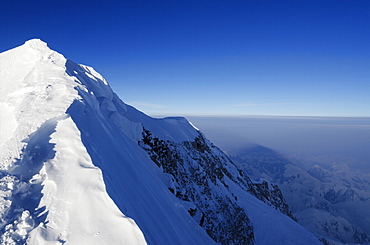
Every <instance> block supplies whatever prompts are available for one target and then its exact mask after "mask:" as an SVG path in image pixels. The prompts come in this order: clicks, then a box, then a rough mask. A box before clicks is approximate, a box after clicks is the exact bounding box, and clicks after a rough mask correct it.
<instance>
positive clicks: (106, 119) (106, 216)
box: [0, 39, 319, 245]
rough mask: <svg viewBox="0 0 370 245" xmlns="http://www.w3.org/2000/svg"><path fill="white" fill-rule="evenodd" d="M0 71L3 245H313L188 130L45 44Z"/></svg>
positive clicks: (13, 57) (266, 194) (281, 207)
mask: <svg viewBox="0 0 370 245" xmlns="http://www.w3.org/2000/svg"><path fill="white" fill-rule="evenodd" d="M0 64H1V74H0V75H1V77H0V78H1V83H2V84H1V88H0V89H1V90H0V95H1V96H0V105H1V107H0V109H1V111H0V112H1V115H5V116H2V117H1V127H0V135H1V141H0V160H1V165H0V173H1V175H0V186H1V188H0V194H1V195H0V204H1V205H0V207H1V208H0V219H1V220H0V221H1V224H0V230H1V236H0V242H1V243H2V244H89V245H90V244H145V243H149V244H215V243H216V242H217V243H222V244H272V243H273V244H319V242H318V240H317V239H316V238H315V237H314V236H313V235H312V234H311V233H309V232H308V231H307V230H305V229H304V228H303V227H302V226H300V225H299V224H297V223H296V222H294V221H293V220H292V219H291V218H289V217H288V216H287V215H291V214H290V211H289V207H288V206H287V205H286V203H285V201H284V198H283V197H282V195H281V192H280V190H279V189H278V188H277V187H276V186H272V185H268V184H267V183H263V182H262V183H253V182H252V181H251V180H250V179H249V178H248V177H247V176H245V175H244V174H243V173H242V172H241V171H240V170H239V169H238V168H237V167H236V166H235V165H234V164H233V163H232V162H231V161H230V160H229V159H228V158H227V156H226V155H225V154H224V153H223V152H222V151H220V150H219V149H218V148H217V147H215V146H214V145H213V144H212V143H211V142H209V141H208V140H207V139H206V138H205V137H204V135H203V134H202V133H201V132H200V131H199V130H197V129H195V128H194V127H193V126H192V125H191V124H190V123H189V122H188V121H187V120H186V119H184V118H164V119H154V118H150V117H148V116H146V115H145V114H143V113H142V112H140V111H138V110H136V109H135V108H133V107H131V106H129V105H126V104H124V103H123V102H122V101H121V100H120V99H119V98H118V96H117V95H116V94H114V93H113V91H112V90H111V88H110V87H109V85H108V83H107V82H106V81H105V80H104V78H103V77H102V76H101V75H100V74H99V73H97V72H96V71H95V70H94V69H93V68H91V67H88V66H84V65H79V64H76V63H74V62H72V61H70V60H67V59H65V58H64V57H63V56H62V55H61V54H59V53H57V52H55V51H52V50H50V49H49V48H48V47H47V45H46V43H44V42H42V41H41V40H37V39H34V40H30V41H27V42H26V43H25V44H24V45H22V46H20V47H18V48H15V49H12V50H9V51H6V52H4V53H2V54H0ZM283 213H284V214H283Z"/></svg>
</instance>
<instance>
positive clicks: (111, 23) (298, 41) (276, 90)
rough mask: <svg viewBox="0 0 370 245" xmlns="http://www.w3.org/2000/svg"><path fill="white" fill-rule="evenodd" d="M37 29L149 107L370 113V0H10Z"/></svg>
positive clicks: (17, 21) (12, 42)
mask: <svg viewBox="0 0 370 245" xmlns="http://www.w3.org/2000/svg"><path fill="white" fill-rule="evenodd" d="M35 37H37V38H41V39H42V40H44V41H46V42H47V43H48V44H49V47H51V48H52V49H54V50H56V51H58V52H60V53H62V54H64V55H65V56H66V57H67V58H69V59H71V60H73V61H75V62H77V63H82V64H86V65H90V66H93V67H94V68H95V69H96V70H97V71H99V72H100V73H102V75H103V76H104V77H105V78H106V79H107V80H108V82H109V83H110V84H111V86H112V87H113V89H114V90H115V92H116V93H118V95H119V96H120V97H121V99H122V100H123V101H125V102H126V103H129V104H132V105H134V106H136V107H137V108H139V109H140V110H142V111H144V112H146V113H148V114H151V115H155V114H160V115H185V116H186V115H293V116H370V1H368V0H357V1H354V0H348V1H341V0H335V1H334V0H333V1H331V0H328V1H319V0H309V1H304V0H302V1H301V0H299V1H297V0H292V1H276V0H275V1H265V0H253V1H242V0H235V1H233V0H230V1H226V0H224V1H217V0H206V1H201V0H197V1H195V0H186V1H185V0H171V1H162V0H161V1H140V0H138V1H137V0H135V1H134V0H132V1H68V0H65V1H58V0H56V1H37V0H36V1H20V0H15V1H3V2H2V3H1V6H0V51H1V52H2V51H5V50H7V49H10V48H13V47H15V46H18V45H21V44H22V43H24V41H26V40H28V39H31V38H35Z"/></svg>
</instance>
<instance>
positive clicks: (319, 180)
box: [228, 145, 370, 244]
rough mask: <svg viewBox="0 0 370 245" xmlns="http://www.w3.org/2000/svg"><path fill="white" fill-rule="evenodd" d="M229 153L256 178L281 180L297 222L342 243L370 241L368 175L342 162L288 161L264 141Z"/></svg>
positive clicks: (236, 162) (285, 195) (277, 181)
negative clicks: (265, 145)
mask: <svg viewBox="0 0 370 245" xmlns="http://www.w3.org/2000/svg"><path fill="white" fill-rule="evenodd" d="M228 154H229V157H230V158H231V159H232V160H233V161H234V162H235V164H237V165H238V167H240V168H241V169H243V171H244V172H245V173H246V174H248V175H249V176H251V178H252V179H258V178H263V179H266V180H268V181H270V182H271V183H274V184H277V185H278V186H279V187H280V188H281V190H282V192H283V194H284V197H285V198H286V200H287V203H288V204H289V206H290V207H291V208H292V211H293V215H294V216H295V217H296V218H297V219H298V222H299V223H300V224H302V225H303V226H305V227H306V228H307V229H308V230H310V231H311V232H313V233H314V234H316V235H317V237H319V238H322V237H324V238H326V239H327V240H329V241H331V242H332V243H338V244H340V243H369V242H370V230H369V229H370V226H369V225H368V224H370V220H369V218H368V217H370V213H369V209H368V207H369V206H370V192H369V190H370V182H369V176H365V175H363V174H361V173H359V172H356V171H355V170H354V169H351V168H349V167H348V166H347V165H346V164H345V163H343V162H342V163H340V162H332V163H330V164H327V165H325V164H324V163H323V162H321V164H320V161H317V159H315V161H316V164H313V163H312V162H310V163H309V164H307V163H302V161H298V159H297V158H296V159H294V158H292V160H288V159H287V158H286V157H283V156H282V155H280V154H279V153H277V152H275V151H273V150H271V149H269V148H266V147H263V146H260V145H255V146H253V147H248V148H246V149H243V150H241V149H238V150H234V151H233V150H229V151H228ZM305 159H306V160H305V161H306V162H309V161H311V159H309V158H308V156H305Z"/></svg>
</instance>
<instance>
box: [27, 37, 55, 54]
mask: <svg viewBox="0 0 370 245" xmlns="http://www.w3.org/2000/svg"><path fill="white" fill-rule="evenodd" d="M24 45H26V46H27V47H30V48H32V49H35V50H38V51H41V52H44V51H50V48H49V47H48V45H47V43H46V42H44V41H42V40H41V39H38V38H34V39H30V40H28V41H26V42H25V43H24Z"/></svg>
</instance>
